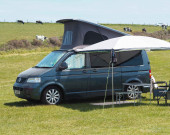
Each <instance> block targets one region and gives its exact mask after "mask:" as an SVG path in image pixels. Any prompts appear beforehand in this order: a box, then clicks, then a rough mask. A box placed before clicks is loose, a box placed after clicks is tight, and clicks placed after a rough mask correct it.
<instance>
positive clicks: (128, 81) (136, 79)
mask: <svg viewBox="0 0 170 135" xmlns="http://www.w3.org/2000/svg"><path fill="white" fill-rule="evenodd" d="M135 82H137V83H142V81H141V80H140V79H138V78H131V79H128V80H126V83H135ZM126 88H127V86H126V87H125V88H124V91H125V90H126ZM140 88H141V90H142V91H143V87H142V86H140Z"/></svg>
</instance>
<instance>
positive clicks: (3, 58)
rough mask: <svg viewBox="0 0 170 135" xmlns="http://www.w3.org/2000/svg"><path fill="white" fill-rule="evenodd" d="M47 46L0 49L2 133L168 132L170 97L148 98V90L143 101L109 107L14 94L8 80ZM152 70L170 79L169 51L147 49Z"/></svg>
mask: <svg viewBox="0 0 170 135" xmlns="http://www.w3.org/2000/svg"><path fill="white" fill-rule="evenodd" d="M49 52H50V50H47V51H40V50H34V51H30V52H25V51H24V53H15V54H9V53H6V54H5V53H4V54H3V55H0V76H1V77H0V92H1V94H0V133H1V135H11V134H17V135H23V134H24V135H26V134H29V135H30V134H35V135H37V134H41V135H46V134H49V135H52V134H54V135H56V134H58V135H60V134H61V135H63V134H69V135H77V134H80V135H86V134H87V135H89V134H96V135H100V134H101V135H103V134H106V135H113V134H116V135H117V134H120V135H124V134H126V135H132V134H135V135H136V134H150V135H160V134H165V135H167V134H170V126H169V125H170V121H169V117H170V107H169V105H170V101H168V103H169V104H168V106H164V104H163V103H164V102H163V101H162V102H161V105H159V106H157V104H156V102H155V101H152V103H151V105H150V104H149V93H147V94H143V95H142V96H143V97H144V98H143V101H142V104H141V105H138V106H135V107H134V106H133V104H130V105H120V106H118V105H117V106H116V107H115V108H112V107H111V106H107V107H106V108H105V109H104V110H103V109H102V106H93V105H90V104H89V103H90V102H98V101H103V99H101V100H99V99H97V100H92V101H91V100H87V101H76V102H75V101H68V102H65V103H64V104H61V105H59V106H46V105H42V104H40V103H29V102H27V101H26V100H23V99H19V98H17V97H15V96H14V93H13V90H12V86H13V84H14V82H15V79H16V77H17V75H18V74H19V73H20V72H22V71H24V70H26V69H28V68H30V67H32V66H34V65H35V64H36V63H38V62H39V61H40V60H41V59H42V58H43V57H44V56H45V55H47V54H48V53H49ZM148 54H149V59H150V62H151V66H152V73H153V75H154V76H155V78H156V79H157V80H170V68H169V67H170V59H169V58H170V51H160V52H148Z"/></svg>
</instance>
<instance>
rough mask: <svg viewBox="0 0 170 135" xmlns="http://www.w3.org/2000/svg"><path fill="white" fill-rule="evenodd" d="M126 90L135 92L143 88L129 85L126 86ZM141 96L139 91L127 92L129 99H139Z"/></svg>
mask: <svg viewBox="0 0 170 135" xmlns="http://www.w3.org/2000/svg"><path fill="white" fill-rule="evenodd" d="M126 91H127V92H133V91H141V88H140V87H138V86H134V85H129V86H127V87H126ZM138 97H139V94H138V93H136V94H135V93H130V94H127V98H128V99H131V100H132V99H137V98H138Z"/></svg>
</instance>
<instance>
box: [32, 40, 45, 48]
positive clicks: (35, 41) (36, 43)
mask: <svg viewBox="0 0 170 135" xmlns="http://www.w3.org/2000/svg"><path fill="white" fill-rule="evenodd" d="M31 44H32V45H33V46H41V45H43V42H42V41H41V40H37V39H33V41H32V42H31Z"/></svg>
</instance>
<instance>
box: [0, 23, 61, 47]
mask: <svg viewBox="0 0 170 135" xmlns="http://www.w3.org/2000/svg"><path fill="white" fill-rule="evenodd" d="M63 32H64V25H63V24H52V23H45V24H43V25H41V24H35V23H26V24H24V25H23V24H18V23H2V22H1V23H0V45H2V44H5V43H6V42H8V41H9V40H15V39H16V40H20V39H26V40H29V41H32V40H33V39H35V36H36V35H44V36H46V37H56V36H57V37H60V36H62V35H63Z"/></svg>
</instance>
